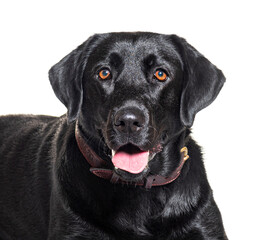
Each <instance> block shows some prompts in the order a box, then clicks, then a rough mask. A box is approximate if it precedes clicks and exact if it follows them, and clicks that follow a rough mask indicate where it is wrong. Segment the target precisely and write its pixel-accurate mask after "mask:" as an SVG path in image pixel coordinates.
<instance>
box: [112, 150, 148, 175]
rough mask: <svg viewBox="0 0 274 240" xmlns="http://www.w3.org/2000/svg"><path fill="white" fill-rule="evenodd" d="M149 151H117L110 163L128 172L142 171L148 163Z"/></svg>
mask: <svg viewBox="0 0 274 240" xmlns="http://www.w3.org/2000/svg"><path fill="white" fill-rule="evenodd" d="M148 155H149V152H148V151H147V152H133V153H128V152H124V151H119V150H118V151H117V152H116V153H115V155H114V156H113V157H112V163H113V164H114V166H115V167H117V168H119V169H122V170H125V171H127V172H130V173H134V174H137V173H140V172H142V171H143V170H144V169H145V167H146V165H147V163H148Z"/></svg>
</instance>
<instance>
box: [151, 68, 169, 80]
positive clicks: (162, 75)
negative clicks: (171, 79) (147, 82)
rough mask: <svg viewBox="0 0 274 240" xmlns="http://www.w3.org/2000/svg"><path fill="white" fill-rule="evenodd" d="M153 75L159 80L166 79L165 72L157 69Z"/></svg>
mask: <svg viewBox="0 0 274 240" xmlns="http://www.w3.org/2000/svg"><path fill="white" fill-rule="evenodd" d="M154 76H155V77H156V78H157V79H158V80H159V81H166V80H167V74H166V73H165V72H164V71H163V70H161V69H159V70H157V71H156V72H155V73H154Z"/></svg>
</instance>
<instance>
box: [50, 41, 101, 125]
mask: <svg viewBox="0 0 274 240" xmlns="http://www.w3.org/2000/svg"><path fill="white" fill-rule="evenodd" d="M97 38H98V37H97V36H92V37H90V38H89V39H88V40H86V41H85V42H84V43H82V44H81V45H80V46H79V47H77V48H76V49H75V50H74V51H72V52H71V53H70V54H68V55H67V56H66V57H64V58H63V59H62V60H61V61H60V62H58V63H57V64H55V65H54V66H53V67H52V68H51V69H50V70H49V80H50V83H51V86H52V88H53V90H54V93H55V95H56V96H57V97H58V99H59V100H60V101H61V102H62V103H63V104H64V105H65V106H66V107H67V109H68V113H67V116H68V122H69V123H71V122H73V121H75V120H76V118H77V117H78V114H79V112H80V109H81V106H82V101H83V89H82V78H83V73H84V70H85V67H86V64H87V61H88V57H89V56H90V54H91V51H92V48H93V46H94V43H95V41H96V40H97Z"/></svg>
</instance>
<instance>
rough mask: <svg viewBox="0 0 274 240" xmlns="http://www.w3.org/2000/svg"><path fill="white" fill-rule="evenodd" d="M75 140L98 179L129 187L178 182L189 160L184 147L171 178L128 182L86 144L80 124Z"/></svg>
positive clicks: (150, 178)
mask: <svg viewBox="0 0 274 240" xmlns="http://www.w3.org/2000/svg"><path fill="white" fill-rule="evenodd" d="M75 138H76V141H77V144H78V147H79V149H80V151H81V153H82V154H83V156H84V157H85V159H86V160H87V162H88V163H89V165H90V166H91V168H90V172H91V173H92V174H94V175H96V176H97V177H100V178H103V179H106V180H109V181H110V182H112V183H121V184H127V185H135V186H144V187H145V188H151V187H153V186H162V185H166V184H169V183H171V182H173V181H174V180H176V179H177V178H178V177H179V175H180V173H181V170H182V167H183V165H184V163H185V162H186V160H187V159H188V158H189V156H188V150H187V147H183V148H182V149H181V150H180V153H181V161H180V164H179V166H178V167H177V168H176V169H175V171H173V172H172V173H171V175H170V176H169V177H163V176H160V175H149V176H148V177H147V178H146V179H143V180H141V181H139V182H128V181H125V180H122V179H120V177H119V176H118V175H117V174H116V173H115V172H114V171H113V166H112V165H111V164H110V163H108V162H107V161H104V160H103V159H102V158H100V157H99V156H98V155H97V154H96V153H95V152H94V151H93V150H92V149H91V148H90V147H89V146H88V144H87V143H86V140H85V139H84V136H82V135H81V133H80V130H79V127H78V124H77V123H76V127H75Z"/></svg>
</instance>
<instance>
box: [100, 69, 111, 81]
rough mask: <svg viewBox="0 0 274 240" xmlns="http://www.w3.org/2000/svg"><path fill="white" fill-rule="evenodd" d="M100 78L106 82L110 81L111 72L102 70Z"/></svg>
mask: <svg viewBox="0 0 274 240" xmlns="http://www.w3.org/2000/svg"><path fill="white" fill-rule="evenodd" d="M98 75H99V77H100V78H101V79H102V80H106V79H110V78H111V74H110V71H109V70H108V69H102V70H101V71H100V72H99V74H98Z"/></svg>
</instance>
